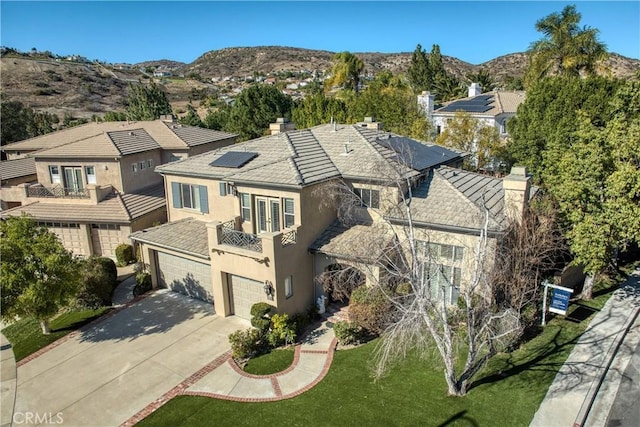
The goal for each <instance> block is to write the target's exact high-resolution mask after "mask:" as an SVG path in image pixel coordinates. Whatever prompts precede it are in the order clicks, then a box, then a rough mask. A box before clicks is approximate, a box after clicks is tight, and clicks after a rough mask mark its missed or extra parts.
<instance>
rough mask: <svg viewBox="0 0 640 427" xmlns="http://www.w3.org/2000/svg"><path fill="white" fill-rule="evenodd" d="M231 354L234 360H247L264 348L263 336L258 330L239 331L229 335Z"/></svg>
mask: <svg viewBox="0 0 640 427" xmlns="http://www.w3.org/2000/svg"><path fill="white" fill-rule="evenodd" d="M229 343H230V344H231V353H232V356H233V357H234V358H238V359H246V358H248V357H251V356H253V355H255V354H256V353H258V352H259V351H260V350H261V348H262V342H261V334H260V331H259V330H257V329H245V330H237V331H235V332H233V333H231V334H229Z"/></svg>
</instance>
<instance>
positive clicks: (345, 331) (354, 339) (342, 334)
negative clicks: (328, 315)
mask: <svg viewBox="0 0 640 427" xmlns="http://www.w3.org/2000/svg"><path fill="white" fill-rule="evenodd" d="M363 332H364V331H363V330H362V327H360V326H358V325H357V324H356V323H353V322H346V321H344V320H341V321H339V322H336V323H334V324H333V333H334V334H335V335H336V338H337V339H338V342H339V343H340V344H342V345H349V344H359V343H360V340H361V339H362V337H363V335H364V333H363Z"/></svg>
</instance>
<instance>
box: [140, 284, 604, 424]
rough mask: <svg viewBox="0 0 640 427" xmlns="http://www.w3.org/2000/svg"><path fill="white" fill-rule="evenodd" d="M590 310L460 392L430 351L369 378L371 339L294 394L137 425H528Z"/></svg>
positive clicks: (184, 407)
mask: <svg viewBox="0 0 640 427" xmlns="http://www.w3.org/2000/svg"><path fill="white" fill-rule="evenodd" d="M615 288H616V287H615V286H613V287H611V288H609V289H605V290H600V291H598V290H596V295H598V294H599V295H598V296H597V297H596V298H594V300H592V301H591V302H589V304H588V306H589V307H592V308H595V309H596V310H597V309H599V308H601V307H602V306H603V305H604V303H605V302H606V300H607V299H608V297H609V296H610V294H611V291H613V290H614V289H615ZM575 309H580V310H586V309H585V307H584V306H582V307H581V306H574V308H573V309H572V310H575ZM593 313H595V311H593V310H592V311H590V314H591V316H589V317H587V318H583V320H581V321H575V320H574V321H571V320H567V319H564V318H560V317H556V318H552V319H550V321H549V323H548V324H547V326H546V327H545V328H544V330H543V331H542V332H541V333H540V334H539V335H538V336H536V337H535V338H533V339H532V340H530V341H528V342H526V343H525V344H524V345H522V346H521V347H520V348H518V349H517V350H515V351H513V352H512V353H509V354H501V355H498V356H496V357H494V358H493V359H492V360H491V361H490V363H489V364H488V365H487V367H486V368H485V369H484V370H483V371H482V372H481V373H480V374H479V375H478V376H477V377H476V379H475V384H474V385H473V387H472V389H471V390H470V391H469V393H468V394H467V395H466V396H465V397H459V398H454V397H449V396H447V387H446V383H445V381H444V377H443V373H442V367H441V364H442V362H440V361H439V360H438V358H437V357H435V356H434V355H431V356H427V357H426V358H422V359H421V358H418V357H416V356H415V355H412V356H409V357H408V358H407V359H405V360H404V361H403V362H402V363H399V364H398V365H397V366H395V367H394V368H393V369H392V370H391V372H390V374H389V375H388V376H387V377H385V378H383V379H382V380H380V381H378V382H374V381H373V379H372V377H371V371H370V369H369V368H370V366H371V363H372V354H373V350H374V349H375V344H376V341H373V342H371V343H369V344H366V345H363V346H361V347H358V348H355V349H353V350H345V351H338V352H336V354H335V357H334V360H333V363H332V365H331V368H330V370H329V373H328V374H327V376H326V377H325V378H324V379H323V380H322V381H321V382H320V383H319V384H318V385H317V386H316V387H314V388H312V389H311V390H309V391H307V392H306V393H303V394H302V395H300V396H298V397H295V398H293V399H288V400H282V401H278V402H268V403H240V402H231V401H225V400H217V399H210V398H206V397H192V396H178V397H176V398H174V399H172V400H171V401H170V402H168V403H167V404H166V405H164V406H163V407H161V408H160V409H159V410H157V411H156V412H154V413H152V414H151V415H150V416H149V417H147V418H146V419H144V420H143V421H142V422H141V423H139V425H140V426H199V425H215V426H254V425H281V424H283V423H286V424H287V425H289V426H307V425H313V426H335V425H339V426H343V425H344V426H351V425H365V426H418V425H419V426H438V425H445V424H446V425H448V426H469V425H478V426H510V427H511V426H527V425H529V423H530V421H531V419H532V418H533V415H534V413H535V411H536V410H537V408H538V406H539V405H540V402H541V401H542V399H543V398H544V396H545V394H546V392H547V389H548V387H549V385H550V384H551V382H552V381H553V378H554V377H555V374H556V372H557V371H558V369H559V368H560V367H561V366H562V363H563V362H564V361H565V360H566V358H567V357H568V355H569V353H570V352H571V349H572V348H573V346H574V344H575V343H576V341H577V339H578V338H579V337H580V335H581V334H582V332H583V331H584V329H585V328H586V326H587V325H588V323H589V321H590V319H591V317H592V316H593ZM570 314H571V313H570ZM568 317H571V316H568Z"/></svg>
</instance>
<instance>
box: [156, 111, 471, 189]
mask: <svg viewBox="0 0 640 427" xmlns="http://www.w3.org/2000/svg"><path fill="white" fill-rule="evenodd" d="M389 137H391V138H393V139H394V140H396V139H397V140H398V141H402V142H403V143H404V144H405V145H408V146H410V147H411V150H413V152H414V153H416V157H419V158H420V159H421V161H422V162H421V163H419V164H417V165H416V164H411V166H413V167H414V168H415V167H418V166H419V167H426V166H431V165H433V164H435V163H436V160H435V159H437V160H441V159H442V160H441V161H440V162H437V163H441V162H447V161H451V160H454V159H457V158H459V157H460V155H459V154H458V153H456V152H453V151H451V150H448V149H445V148H442V147H436V146H432V145H428V144H423V143H420V142H418V141H414V140H409V139H408V138H401V137H399V136H397V135H393V134H389V133H387V132H382V131H375V130H369V129H363V128H360V127H358V126H354V125H337V124H336V125H320V126H316V127H313V128H310V129H303V130H293V131H288V132H283V133H279V134H275V135H270V136H265V137H262V138H258V139H254V140H250V141H246V142H243V143H240V144H234V145H233V146H227V147H224V148H220V149H218V150H214V151H210V152H208V153H204V154H201V155H197V156H192V157H190V158H188V159H185V160H181V161H177V162H173V163H170V164H165V165H162V166H158V167H157V168H156V171H157V172H160V173H167V174H176V175H185V176H198V177H207V178H214V179H224V180H228V181H234V182H245V183H252V182H253V183H261V184H264V183H271V184H279V185H288V186H304V185H310V184H313V183H317V182H320V181H323V180H327V179H330V178H334V177H338V176H343V177H347V178H356V179H363V180H365V179H366V180H379V179H381V178H384V176H385V175H387V176H396V172H397V171H398V170H399V171H400V172H401V173H404V174H408V175H416V174H418V171H417V170H415V169H413V168H411V167H408V166H406V165H404V164H400V165H399V166H398V163H397V162H395V161H392V160H397V159H398V158H399V153H397V152H396V151H394V149H392V148H389V146H385V145H384V144H382V143H381V141H382V140H385V139H388V138H389ZM381 138H382V139H381ZM230 151H247V152H255V153H258V156H257V157H255V158H253V159H252V160H251V161H249V162H247V163H246V164H244V165H243V166H241V167H239V168H235V169H234V168H228V167H216V166H212V165H211V163H212V162H214V161H215V160H216V159H219V158H220V157H221V156H223V155H224V154H225V153H227V152H230ZM430 153H432V154H430ZM443 153H446V155H445V156H442V154H443ZM391 174H393V175H391Z"/></svg>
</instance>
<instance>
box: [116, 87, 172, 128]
mask: <svg viewBox="0 0 640 427" xmlns="http://www.w3.org/2000/svg"><path fill="white" fill-rule="evenodd" d="M163 114H172V111H171V105H170V104H169V100H168V99H167V94H166V93H165V91H164V90H162V88H161V87H160V86H158V85H156V84H155V83H154V82H151V83H150V84H149V85H148V86H146V85H143V84H141V83H140V84H131V83H130V84H129V97H128V106H127V118H128V119H129V120H155V119H157V118H159V117H160V116H161V115H163Z"/></svg>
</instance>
